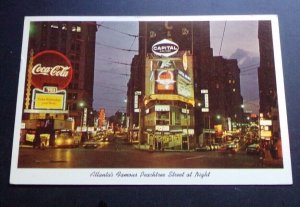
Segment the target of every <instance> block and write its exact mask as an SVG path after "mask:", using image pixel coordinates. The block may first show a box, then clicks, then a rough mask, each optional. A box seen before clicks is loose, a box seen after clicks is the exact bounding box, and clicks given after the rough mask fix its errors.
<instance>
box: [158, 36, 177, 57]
mask: <svg viewBox="0 0 300 207" xmlns="http://www.w3.org/2000/svg"><path fill="white" fill-rule="evenodd" d="M178 50H179V46H178V45H177V44H176V43H175V42H172V41H171V40H168V39H163V40H161V41H159V42H157V43H155V44H154V45H153V46H152V52H153V53H154V54H155V55H158V56H161V57H170V56H172V55H174V54H176V53H177V52H178Z"/></svg>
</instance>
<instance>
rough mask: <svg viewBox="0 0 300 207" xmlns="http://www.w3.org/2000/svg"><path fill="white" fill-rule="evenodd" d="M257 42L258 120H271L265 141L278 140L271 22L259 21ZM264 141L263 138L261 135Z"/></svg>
mask: <svg viewBox="0 0 300 207" xmlns="http://www.w3.org/2000/svg"><path fill="white" fill-rule="evenodd" d="M258 40H259V52H260V66H259V68H258V84H259V99H260V103H259V104H260V108H259V112H260V119H267V120H272V126H267V127H271V129H270V131H271V133H272V135H271V136H269V137H267V139H273V140H272V141H276V140H278V139H280V138H281V137H280V127H279V112H278V98H277V87H276V76H275V63H274V50H273V49H274V48H273V38H272V26H271V21H259V23H258ZM261 138H263V139H264V136H263V135H261Z"/></svg>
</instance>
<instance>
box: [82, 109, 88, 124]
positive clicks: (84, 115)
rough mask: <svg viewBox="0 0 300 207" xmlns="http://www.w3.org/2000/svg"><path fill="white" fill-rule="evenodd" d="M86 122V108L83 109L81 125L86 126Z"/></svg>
mask: <svg viewBox="0 0 300 207" xmlns="http://www.w3.org/2000/svg"><path fill="white" fill-rule="evenodd" d="M86 122H87V108H84V109H83V123H82V127H86Z"/></svg>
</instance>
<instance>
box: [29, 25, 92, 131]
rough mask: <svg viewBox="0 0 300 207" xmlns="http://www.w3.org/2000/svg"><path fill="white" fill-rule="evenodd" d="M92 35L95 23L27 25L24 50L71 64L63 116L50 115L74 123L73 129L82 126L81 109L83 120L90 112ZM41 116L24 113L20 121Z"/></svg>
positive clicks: (42, 114) (40, 116)
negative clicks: (46, 53)
mask: <svg viewBox="0 0 300 207" xmlns="http://www.w3.org/2000/svg"><path fill="white" fill-rule="evenodd" d="M96 31H97V27H96V23H95V22H84V23H83V22H32V23H31V25H30V36H29V45H28V50H29V51H32V52H33V56H35V55H36V54H38V53H40V52H43V51H49V50H51V51H56V52H59V53H61V54H63V55H64V56H65V57H66V58H67V59H68V60H69V61H70V63H71V67H72V79H71V81H70V82H69V84H68V86H67V87H66V88H65V90H66V100H65V107H64V108H65V112H64V113H62V114H57V113H51V111H50V115H51V116H52V117H54V118H55V119H61V120H63V119H67V118H69V119H72V120H74V123H75V126H74V127H75V128H76V127H78V126H82V124H83V116H85V115H84V108H86V109H87V113H86V116H88V115H89V114H90V111H92V103H93V83H94V59H95V40H96ZM27 74H28V73H27ZM43 116H45V114H44V113H36V114H32V113H25V114H24V119H34V118H43ZM86 120H87V118H86Z"/></svg>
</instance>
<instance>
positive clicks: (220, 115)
mask: <svg viewBox="0 0 300 207" xmlns="http://www.w3.org/2000/svg"><path fill="white" fill-rule="evenodd" d="M139 38H140V39H139V54H138V55H137V56H135V57H134V58H133V61H132V67H131V77H130V80H129V82H128V102H127V104H128V105H127V111H128V116H129V119H130V120H129V123H131V124H130V125H129V129H131V130H133V129H134V127H136V130H135V131H136V132H137V136H136V139H138V141H139V142H140V143H142V144H143V143H146V144H148V145H149V146H150V148H153V149H156V150H161V149H182V150H188V149H193V148H196V147H198V146H199V145H200V143H201V144H208V143H207V141H208V140H207V139H208V138H207V137H211V136H210V135H209V136H207V137H206V138H205V135H204V134H205V133H206V135H208V134H209V133H213V134H214V137H215V134H216V129H215V128H216V127H215V126H216V125H218V129H219V130H218V131H222V130H228V127H227V126H228V119H230V120H232V121H230V123H233V122H234V121H235V120H236V122H240V121H241V117H242V116H243V115H242V112H243V110H242V109H241V105H242V103H243V99H242V96H241V93H240V78H239V75H240V70H239V68H238V66H237V61H236V60H226V59H224V58H222V57H213V52H212V48H211V47H210V27H209V22H140V24H139ZM207 133H208V134H207ZM200 136H201V137H202V139H201V141H200V138H199V137H200ZM215 141H216V140H215V139H213V140H212V142H215Z"/></svg>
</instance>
